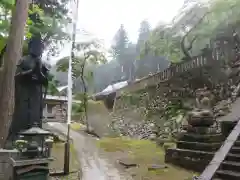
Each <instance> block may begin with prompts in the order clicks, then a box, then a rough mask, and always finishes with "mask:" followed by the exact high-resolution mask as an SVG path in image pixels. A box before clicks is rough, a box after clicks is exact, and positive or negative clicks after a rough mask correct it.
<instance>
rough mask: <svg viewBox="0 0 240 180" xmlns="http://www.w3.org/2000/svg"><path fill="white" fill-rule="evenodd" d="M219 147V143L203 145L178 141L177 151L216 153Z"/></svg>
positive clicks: (201, 143)
mask: <svg viewBox="0 0 240 180" xmlns="http://www.w3.org/2000/svg"><path fill="white" fill-rule="evenodd" d="M220 147H221V143H203V142H187V141H178V142H177V148H178V149H191V150H198V151H207V152H216V151H217V150H218V149H219V148H220Z"/></svg>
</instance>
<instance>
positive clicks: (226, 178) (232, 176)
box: [215, 170, 240, 180]
mask: <svg viewBox="0 0 240 180" xmlns="http://www.w3.org/2000/svg"><path fill="white" fill-rule="evenodd" d="M215 178H220V179H222V180H239V179H240V173H238V172H233V171H227V170H218V171H217V172H216V174H215Z"/></svg>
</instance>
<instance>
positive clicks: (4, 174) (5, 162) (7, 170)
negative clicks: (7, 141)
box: [0, 149, 19, 180]
mask: <svg viewBox="0 0 240 180" xmlns="http://www.w3.org/2000/svg"><path fill="white" fill-rule="evenodd" d="M18 153H19V152H18V151H17V150H5V149H1V150H0V180H8V179H10V178H12V176H13V167H12V165H11V163H10V158H17V157H18V155H19V154H18Z"/></svg>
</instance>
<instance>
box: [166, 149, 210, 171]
mask: <svg viewBox="0 0 240 180" xmlns="http://www.w3.org/2000/svg"><path fill="white" fill-rule="evenodd" d="M213 155H214V153H213V152H204V151H194V150H187V149H167V151H166V153H165V162H166V163H170V164H173V165H176V166H180V167H183V168H185V169H188V170H192V171H195V172H202V171H203V170H204V169H205V167H206V166H207V165H208V164H209V162H210V161H211V160H212V158H213Z"/></svg>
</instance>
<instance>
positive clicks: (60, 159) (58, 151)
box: [50, 143, 80, 180]
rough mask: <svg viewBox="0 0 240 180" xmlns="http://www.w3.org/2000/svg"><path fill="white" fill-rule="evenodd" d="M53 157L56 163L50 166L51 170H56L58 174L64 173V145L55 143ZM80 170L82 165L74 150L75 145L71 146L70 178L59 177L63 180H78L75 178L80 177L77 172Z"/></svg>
mask: <svg viewBox="0 0 240 180" xmlns="http://www.w3.org/2000/svg"><path fill="white" fill-rule="evenodd" d="M52 157H53V158H54V161H53V162H51V164H50V169H54V170H56V171H57V172H59V171H63V165H64V143H54V144H53V148H52ZM79 170H80V163H79V162H78V158H77V154H76V151H75V149H74V146H73V144H71V146H70V172H73V173H71V174H70V175H69V176H67V177H66V176H65V177H59V179H61V180H66V179H69V180H70V179H76V178H73V177H76V176H78V173H77V171H79Z"/></svg>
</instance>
